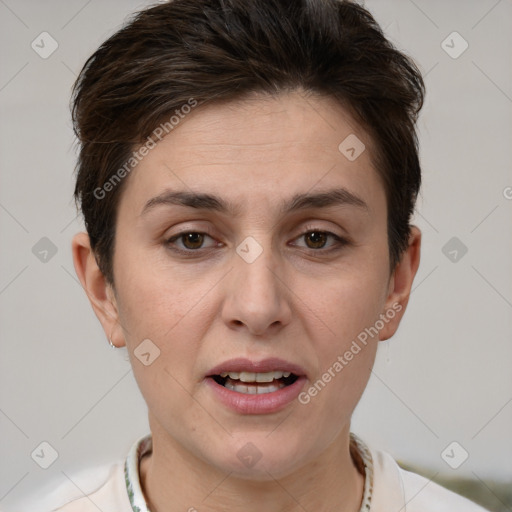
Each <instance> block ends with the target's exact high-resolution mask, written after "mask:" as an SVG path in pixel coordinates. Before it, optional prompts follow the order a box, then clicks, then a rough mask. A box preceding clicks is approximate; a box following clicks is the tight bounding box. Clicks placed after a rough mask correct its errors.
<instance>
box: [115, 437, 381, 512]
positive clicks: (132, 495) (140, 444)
mask: <svg viewBox="0 0 512 512" xmlns="http://www.w3.org/2000/svg"><path fill="white" fill-rule="evenodd" d="M350 448H351V453H352V452H354V451H355V452H356V453H357V454H359V457H360V459H361V461H362V463H363V465H364V473H365V478H364V490H363V501H362V503H361V508H360V509H359V512H371V500H372V491H373V460H372V455H371V453H370V450H369V448H368V447H367V446H366V444H365V443H364V442H363V441H362V440H361V439H360V438H359V437H358V436H356V435H355V434H354V433H350ZM152 451H153V441H152V437H151V434H148V435H146V436H144V437H141V438H140V439H138V440H137V441H136V442H135V443H134V444H133V446H132V448H131V449H130V452H129V453H128V456H127V457H126V460H125V463H124V478H125V483H126V491H127V493H128V498H129V499H130V504H131V506H132V510H133V512H151V511H150V510H149V507H148V505H147V503H146V500H145V498H144V494H143V492H142V487H141V484H140V473H139V465H140V460H141V459H142V457H144V455H146V454H148V453H151V452H152Z"/></svg>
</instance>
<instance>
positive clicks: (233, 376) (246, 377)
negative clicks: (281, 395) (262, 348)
mask: <svg viewBox="0 0 512 512" xmlns="http://www.w3.org/2000/svg"><path fill="white" fill-rule="evenodd" d="M210 377H211V378H212V379H213V380H214V381H215V382H216V383H217V384H220V385H221V386H224V387H225V388H227V389H230V390H231V391H235V392H237V393H243V394H246V395H263V394H266V393H273V392H274V391H278V390H280V389H282V388H284V387H286V386H290V385H291V384H293V383H294V382H295V381H296V380H297V379H298V378H299V377H298V376H297V375H295V374H294V373H291V372H283V371H272V372H266V373H253V372H223V373H221V374H219V375H211V376H210Z"/></svg>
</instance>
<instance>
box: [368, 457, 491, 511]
mask: <svg viewBox="0 0 512 512" xmlns="http://www.w3.org/2000/svg"><path fill="white" fill-rule="evenodd" d="M370 452H371V455H372V460H373V470H374V479H373V480H374V481H373V485H374V488H373V497H372V512H373V511H375V512H387V511H389V510H390V509H391V508H393V509H395V508H396V510H407V512H458V511H461V512H462V511H463V512H488V511H486V509H484V508H482V507H480V506H479V505H477V504H476V503H473V502H472V501H470V500H468V499H466V498H464V497H462V496H460V495H458V494H456V493H454V492H452V491H449V490H448V489H445V488H444V487H442V486H440V485H438V484H436V483H435V482H433V481H431V480H429V479H427V478H425V477H423V476H421V475H418V474H416V473H413V472H411V471H406V470H405V469H402V468H401V467H400V466H399V465H398V464H397V463H396V461H395V460H394V459H393V457H391V455H389V454H388V453H386V452H383V451H380V450H374V449H370Z"/></svg>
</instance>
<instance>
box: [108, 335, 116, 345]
mask: <svg viewBox="0 0 512 512" xmlns="http://www.w3.org/2000/svg"><path fill="white" fill-rule="evenodd" d="M108 343H109V345H110V347H111V348H117V347H116V346H115V345H114V344H113V343H112V334H110V337H109V339H108Z"/></svg>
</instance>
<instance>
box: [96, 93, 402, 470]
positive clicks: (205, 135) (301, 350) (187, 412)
mask: <svg viewBox="0 0 512 512" xmlns="http://www.w3.org/2000/svg"><path fill="white" fill-rule="evenodd" d="M349 135H355V136H357V138H358V139H359V140H360V141H361V142H363V143H364V144H365V147H366V149H365V150H364V151H363V152H362V153H361V154H360V155H359V156H358V157H357V158H356V159H355V160H354V159H353V158H351V159H349V158H347V156H346V154H347V153H345V154H343V153H342V152H341V151H340V150H339V149H338V146H339V145H340V143H341V142H342V141H344V140H345V139H346V138H347V137H348V136H349ZM349 140H350V139H349ZM371 148H372V144H371V140H369V138H368V137H367V135H366V134H365V133H364V132H363V131H361V129H360V128H359V127H358V126H357V124H356V123H355V122H354V121H353V120H352V119H351V118H350V117H349V115H348V114H347V112H346V111H344V110H343V108H342V107H340V106H339V105H338V104H337V103H335V102H334V101H333V100H331V99H328V98H322V97H313V96H310V97H308V98H305V97H304V96H303V95H300V94H298V93H290V94H286V95H282V96H279V97H277V98H269V97H263V96H253V97H252V98H251V99H249V100H245V101H243V102H233V103H229V104H224V105H215V106H214V105H210V106H207V107H198V108H197V109H196V110H194V111H192V112H191V113H190V114H188V116H187V117H186V118H185V119H184V120H183V121H182V122H181V124H180V125H179V126H178V127H176V128H175V129H174V131H172V132H171V133H170V134H169V135H168V136H166V137H165V138H164V139H162V141H161V142H159V144H158V145H157V146H156V147H155V148H154V149H152V150H151V151H150V152H149V153H148V154H147V156H145V158H144V159H143V160H142V161H141V162H140V163H139V164H138V166H137V167H136V168H135V169H134V170H133V171H132V173H131V175H130V176H129V179H128V181H127V183H126V187H125V189H124V191H123V194H122V196H121V200H120V204H119V210H118V218H117V231H116V245H115V252H114V259H113V263H114V282H115V296H112V302H113V304H114V307H115V316H116V320H117V323H116V324H113V325H114V327H113V329H114V338H115V340H116V343H117V344H118V345H121V344H123V343H126V345H127V348H128V351H129V354H130V358H131V363H132V366H133V371H134V375H135V377H136V379H137V382H138V385H139V387H140V390H141V392H142V394H143V396H144V398H145V400H146V402H147V405H148V409H149V415H150V422H151V426H152V430H153V433H154V435H156V433H158V435H159V436H160V438H161V440H160V443H164V442H166V443H170V444H173V445H176V446H180V447H182V448H183V449H184V450H186V451H187V452H188V453H189V454H191V456H194V457H197V458H198V459H199V460H201V461H202V462H205V463H208V464H210V465H212V466H214V467H216V468H219V469H221V470H223V471H226V472H233V473H235V474H239V475H241V476H245V477H251V478H261V479H264V478H267V477H268V474H267V473H266V471H267V470H270V469H271V471H272V474H273V475H274V476H275V477H278V476H284V475H286V474H289V473H291V472H292V471H294V470H297V469H298V468H300V467H302V466H305V465H306V464H308V463H310V462H312V461H315V460H316V459H317V458H318V457H321V455H322V454H323V453H325V452H326V450H327V448H328V447H329V445H330V444H331V443H332V442H333V441H334V440H335V439H337V438H339V437H340V436H342V435H348V431H349V424H350V417H351V415H352V412H353V410H354V408H355V406H356V404H357V402H358V401H359V399H360V397H361V394H362V392H363V390H364V388H365V386H366V383H367V381H368V378H369V375H370V372H371V367H372V364H373V361H374V357H375V352H376V348H377V344H378V340H379V338H381V339H385V338H386V337H389V335H391V334H392V333H393V332H394V330H395V329H396V327H397V325H398V322H399V317H400V314H399V311H400V310H401V309H402V307H404V305H403V304H402V305H399V304H397V303H396V302H395V301H394V299H393V297H394V296H393V293H392V289H393V285H394V284H393V282H394V278H393V277H391V278H390V274H389V256H388V252H389V251H388V238H387V226H386V219H387V207H386V198H385V191H384V188H383V185H382V182H381V179H380V178H379V176H378V174H377V172H376V171H375V169H374V167H373V165H372V161H371V155H370V154H371ZM348 154H349V155H350V156H352V155H351V153H350V151H349V153H348ZM180 194H181V195H180ZM184 194H186V196H185V195H184ZM205 195H207V196H208V197H206V196H205ZM384 320H385V321H384ZM104 325H105V323H104ZM365 329H366V331H365ZM372 329H373V330H372ZM105 330H106V331H107V328H106V327H105ZM375 331H379V334H375ZM369 332H371V333H373V337H372V336H371V335H369V334H368V333H369ZM363 333H366V336H365V334H363ZM363 340H364V341H363ZM356 347H357V348H356ZM350 354H351V355H350ZM272 372H277V373H272ZM257 379H258V380H261V381H268V382H259V383H255V382H254V381H255V380H257ZM315 390H316V391H315ZM247 456H249V458H250V457H256V458H259V459H260V462H259V463H258V464H256V465H251V464H250V462H248V460H249V459H248V458H247Z"/></svg>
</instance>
